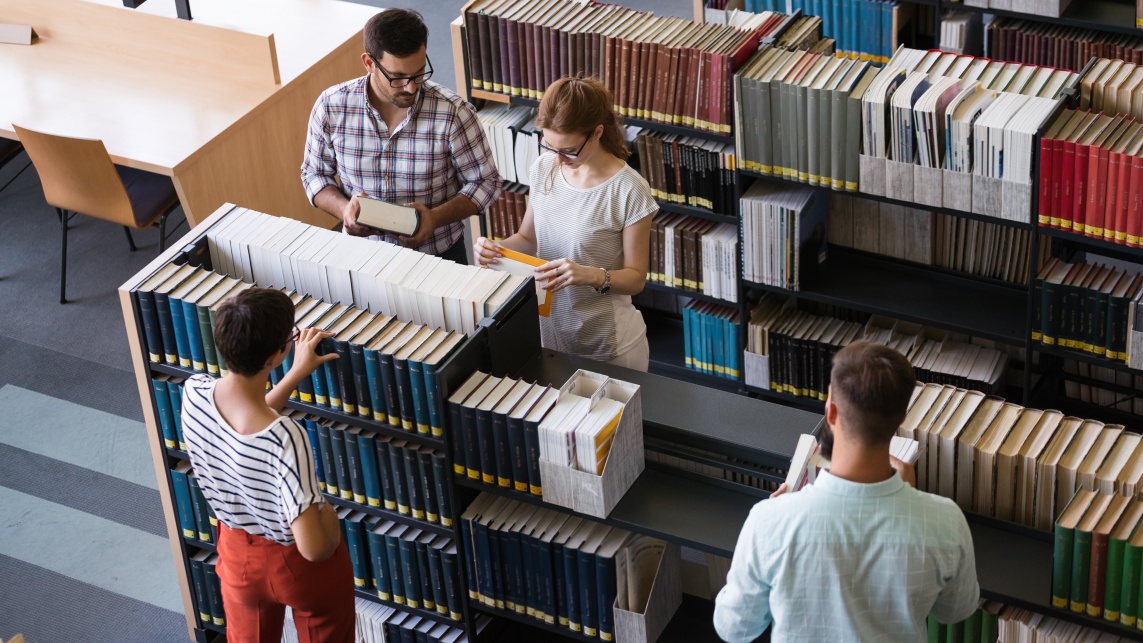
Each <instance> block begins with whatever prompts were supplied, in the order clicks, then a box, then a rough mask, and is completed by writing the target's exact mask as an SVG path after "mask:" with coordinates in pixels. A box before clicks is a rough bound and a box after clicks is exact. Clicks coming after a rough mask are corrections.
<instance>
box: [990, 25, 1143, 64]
mask: <svg viewBox="0 0 1143 643" xmlns="http://www.w3.org/2000/svg"><path fill="white" fill-rule="evenodd" d="M985 31H986V36H985V42H986V43H987V49H986V51H985V53H984V55H985V56H988V57H989V58H993V59H995V60H1012V61H1016V62H1022V63H1029V64H1033V65H1044V66H1046V67H1056V68H1058V69H1070V70H1072V71H1077V72H1078V71H1080V70H1082V69H1083V68H1084V66H1085V65H1087V63H1088V61H1090V60H1091V59H1092V58H1114V59H1118V60H1125V61H1128V62H1133V63H1143V38H1140V37H1138V36H1127V35H1123V34H1113V33H1107V32H1101V31H1093V30H1091V29H1080V28H1077V27H1065V26H1062V25H1054V24H1049V23H1046V22H1032V21H1028V20H1018V19H1016V18H1002V17H998V18H996V19H995V20H993V21H992V22H990V23H988V26H987V27H986V29H985Z"/></svg>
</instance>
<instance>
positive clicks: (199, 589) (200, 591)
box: [188, 558, 211, 623]
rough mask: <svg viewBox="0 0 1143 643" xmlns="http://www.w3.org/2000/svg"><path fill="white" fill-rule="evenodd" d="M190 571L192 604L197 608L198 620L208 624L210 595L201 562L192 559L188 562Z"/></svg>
mask: <svg viewBox="0 0 1143 643" xmlns="http://www.w3.org/2000/svg"><path fill="white" fill-rule="evenodd" d="M188 562H189V563H190V570H191V586H192V589H193V591H194V602H195V606H196V607H197V613H198V620H199V621H200V622H202V623H210V622H211V620H210V594H209V593H208V591H207V589H206V574H205V572H204V571H203V562H202V561H201V560H194V559H193V558H192V559H191V560H190V561H188Z"/></svg>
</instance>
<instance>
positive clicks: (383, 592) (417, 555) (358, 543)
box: [337, 507, 463, 621]
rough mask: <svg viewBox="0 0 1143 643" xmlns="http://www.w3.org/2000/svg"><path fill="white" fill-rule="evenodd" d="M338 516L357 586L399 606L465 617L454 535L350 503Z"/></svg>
mask: <svg viewBox="0 0 1143 643" xmlns="http://www.w3.org/2000/svg"><path fill="white" fill-rule="evenodd" d="M337 516H338V518H339V519H340V524H341V531H342V537H344V538H345V542H346V545H347V548H348V549H349V558H350V560H351V561H352V563H353V584H354V585H355V586H356V587H358V588H360V589H363V590H366V591H370V590H374V591H376V592H377V596H378V598H380V599H382V600H386V601H393V602H394V603H397V604H398V605H405V606H408V607H411V608H414V609H424V610H428V611H435V612H436V613H438V614H441V615H442V616H448V617H449V618H451V619H452V620H454V621H460V620H462V619H463V616H462V615H463V607H461V602H462V601H463V598H462V595H461V590H460V568H459V565H460V560H459V558H458V557H457V556H458V550H457V547H456V544H455V543H454V542H453V540H452V539H451V538H448V537H447V536H438V535H434V534H431V533H427V532H423V531H421V530H420V529H415V528H413V527H409V526H408V525H402V524H397V523H394V522H393V521H392V520H383V519H380V518H375V517H371V516H367V515H366V514H364V513H362V512H360V511H353V510H352V509H349V508H346V507H342V508H339V509H338V510H337Z"/></svg>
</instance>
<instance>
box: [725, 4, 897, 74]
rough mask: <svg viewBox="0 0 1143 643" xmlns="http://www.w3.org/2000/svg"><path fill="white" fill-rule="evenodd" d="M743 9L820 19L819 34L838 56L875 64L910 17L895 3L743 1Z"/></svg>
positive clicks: (885, 57) (889, 51)
mask: <svg viewBox="0 0 1143 643" xmlns="http://www.w3.org/2000/svg"><path fill="white" fill-rule="evenodd" d="M745 9H746V10H747V11H754V12H758V11H785V12H787V13H792V12H794V11H798V10H801V11H802V13H804V14H805V15H807V16H821V22H822V26H821V31H822V34H823V35H825V37H826V38H832V39H834V40H836V41H837V51H838V53H840V54H844V55H845V56H847V57H849V58H860V59H861V60H871V61H873V62H879V63H884V62H886V61H888V60H889V57H890V56H892V55H893V51H894V50H895V49H896V48H897V45H898V42H897V34H899V33H901V31H902V30H903V29H906V25H907V23H908V22H909V18H910V17H911V15H912V12H911V11H909V7H908V5H907V3H904V4H903V3H900V2H898V1H897V0H832V1H831V0H790V1H787V0H746V2H745Z"/></svg>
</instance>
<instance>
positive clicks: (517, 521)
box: [461, 493, 666, 641]
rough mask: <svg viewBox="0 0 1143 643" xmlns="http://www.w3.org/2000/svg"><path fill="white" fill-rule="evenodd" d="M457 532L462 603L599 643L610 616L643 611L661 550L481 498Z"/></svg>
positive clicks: (607, 632)
mask: <svg viewBox="0 0 1143 643" xmlns="http://www.w3.org/2000/svg"><path fill="white" fill-rule="evenodd" d="M461 525H462V529H461V533H462V537H463V539H464V543H463V545H464V550H465V557H464V558H465V563H466V564H467V565H468V596H469V598H471V599H473V600H477V601H480V602H481V603H483V604H484V605H487V606H489V607H493V608H496V609H502V610H507V611H511V612H515V613H517V614H524V615H527V616H529V617H532V618H535V619H537V620H539V621H542V622H544V623H547V624H549V625H558V626H559V627H566V628H568V629H570V630H572V631H573V632H577V633H578V634H580V635H581V636H585V637H588V638H598V639H600V640H603V641H612V640H614V635H615V627H614V625H615V618H614V610H615V609H626V610H629V611H634V612H640V613H641V612H643V611H644V608H645V604H646V601H647V597H648V595H649V593H650V589H651V588H650V586H649V585H650V581H653V580H654V578H655V571H654V570H655V568H656V565H657V563H658V561H659V559H660V558H661V557H662V555H663V551H664V549H665V547H666V544H665V543H664V542H663V541H660V540H657V539H654V538H651V537H649V536H639V535H634V534H631V533H630V532H627V531H624V530H622V529H619V528H618V527H609V526H607V525H603V524H600V523H597V522H594V521H591V520H587V519H583V518H580V517H578V516H569V515H568V514H566V513H563V512H560V511H553V510H549V509H544V508H540V507H536V506H534V505H531V504H527V503H521V502H518V501H516V500H511V499H509V498H504V497H498V496H493V495H491V494H487V493H482V494H480V495H479V496H477V498H476V499H475V500H474V501H473V502H472V504H471V505H469V507H468V509H466V510H465V512H464V513H463V514H462V515H461ZM648 572H649V573H648Z"/></svg>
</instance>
